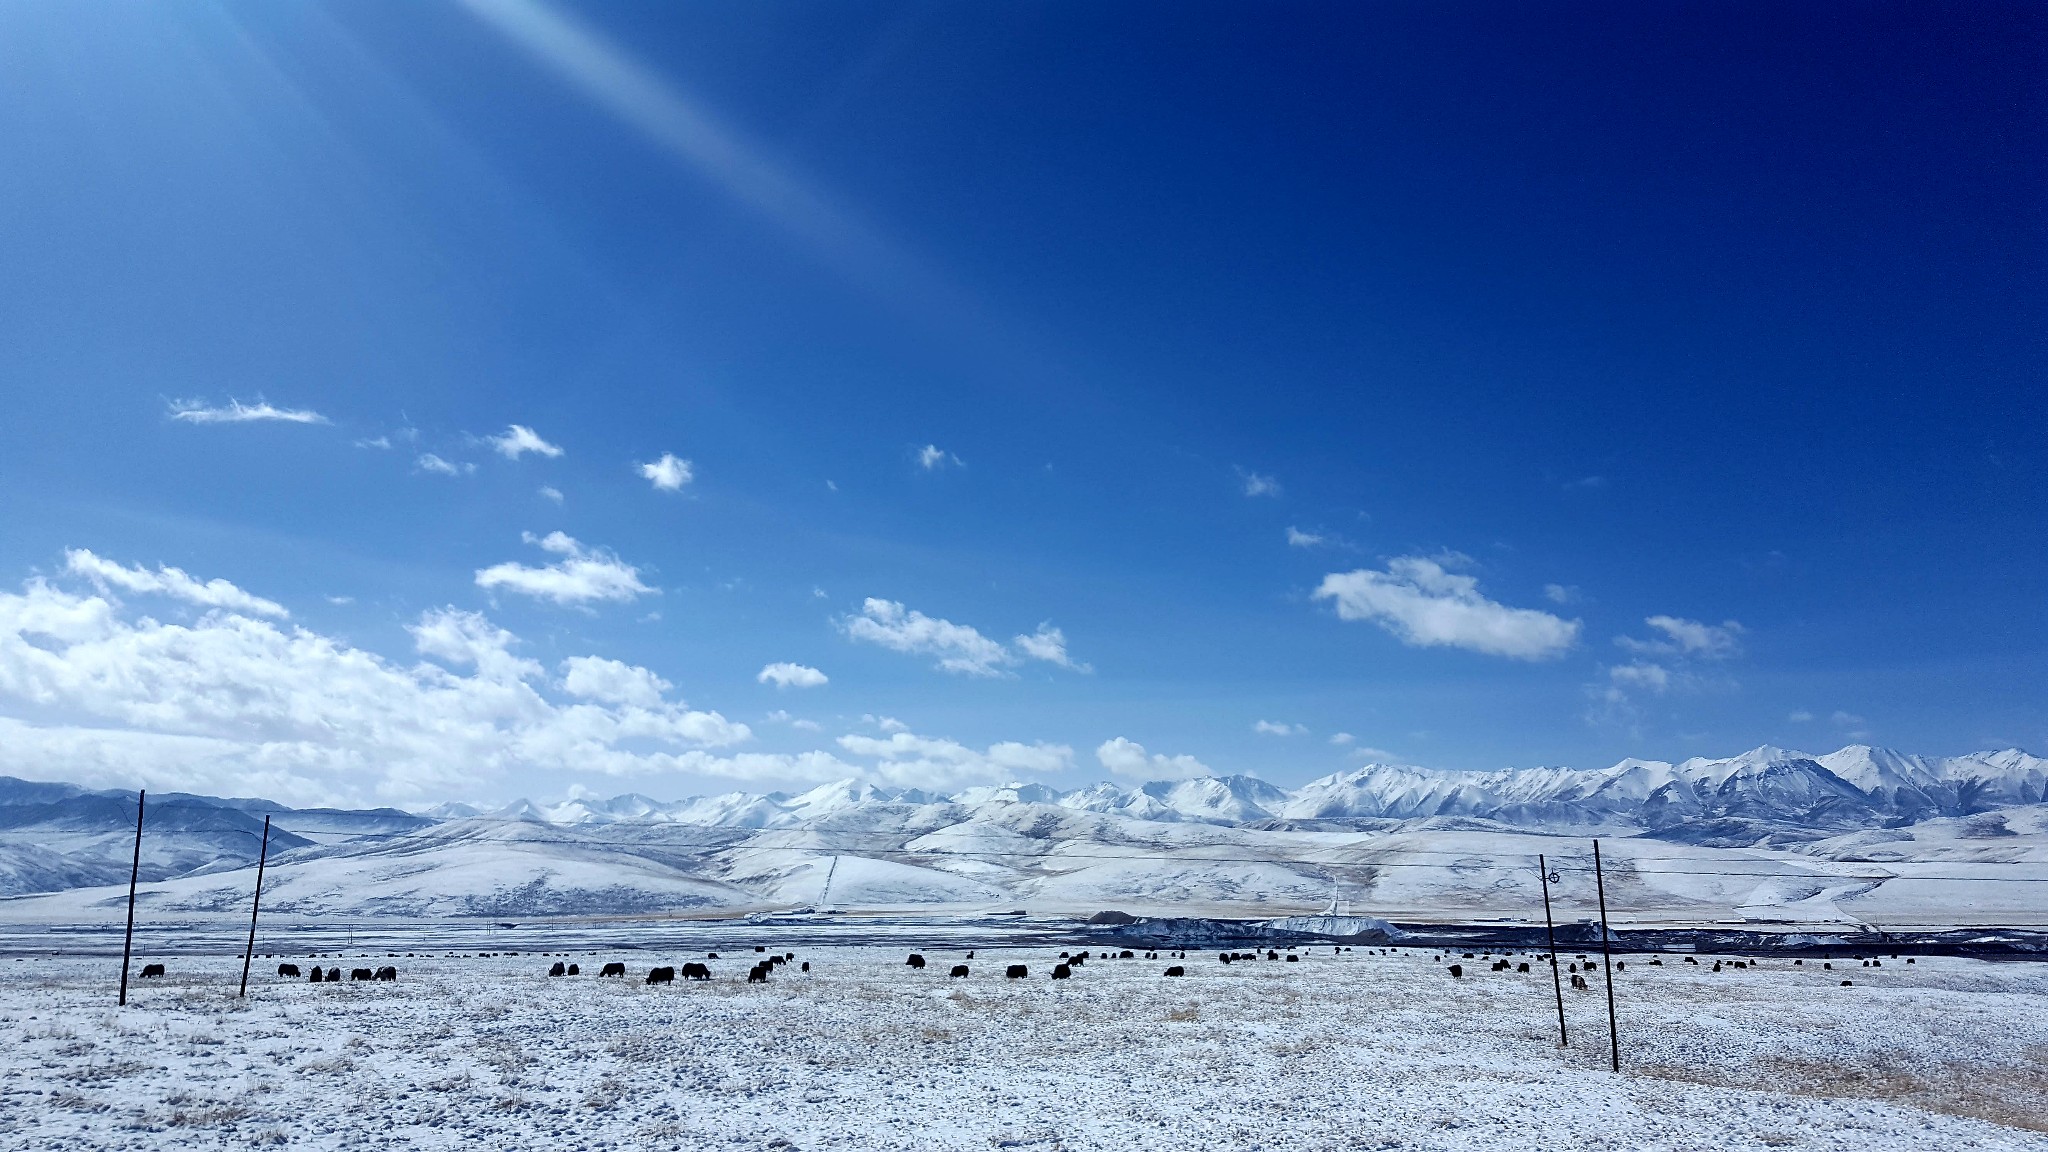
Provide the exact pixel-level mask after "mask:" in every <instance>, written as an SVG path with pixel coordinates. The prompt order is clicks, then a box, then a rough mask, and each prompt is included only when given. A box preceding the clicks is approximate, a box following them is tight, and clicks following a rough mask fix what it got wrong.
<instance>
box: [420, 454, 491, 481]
mask: <svg viewBox="0 0 2048 1152" xmlns="http://www.w3.org/2000/svg"><path fill="white" fill-rule="evenodd" d="M413 467H415V468H417V469H419V470H420V471H422V472H432V473H434V474H436V475H439V476H467V475H469V474H470V473H471V472H474V471H476V465H475V464H471V463H468V462H466V461H465V462H464V463H461V464H454V463H450V462H449V461H446V460H443V459H441V458H440V457H439V456H436V455H434V454H433V453H432V452H423V453H421V454H420V458H419V459H417V460H415V461H413Z"/></svg>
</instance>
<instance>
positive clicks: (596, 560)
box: [476, 532, 655, 604]
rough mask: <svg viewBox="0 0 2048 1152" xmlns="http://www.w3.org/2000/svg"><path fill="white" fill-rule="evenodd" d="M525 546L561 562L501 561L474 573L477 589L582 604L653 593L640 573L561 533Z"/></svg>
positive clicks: (605, 552)
mask: <svg viewBox="0 0 2048 1152" xmlns="http://www.w3.org/2000/svg"><path fill="white" fill-rule="evenodd" d="M522 539H524V540H525V541H526V542H527V543H528V544H533V545H537V546H539V547H540V548H542V549H544V550H546V551H549V552H552V553H554V554H556V555H557V556H560V557H562V559H560V560H557V561H556V562H554V563H552V564H547V565H543V566H540V567H529V566H527V565H524V564H519V563H515V562H513V561H509V560H508V561H506V562H505V563H503V564H493V565H491V566H490V567H489V568H484V569H480V570H478V572H477V574H476V584H477V587H479V588H484V589H488V590H492V591H495V590H497V589H500V588H502V589H504V590H506V591H508V592H517V593H520V594H521V595H524V596H532V597H534V598H536V599H541V600H552V601H554V602H555V603H557V604H586V603H589V602H591V601H604V600H619V601H624V600H634V599H637V598H638V597H641V596H645V595H647V594H649V593H651V592H653V591H655V589H653V588H650V587H648V586H647V585H645V584H643V583H641V582H640V570H639V569H637V568H635V567H634V566H632V565H631V564H628V563H626V562H625V561H623V560H621V559H619V558H618V556H617V555H615V554H614V553H612V552H611V551H609V550H607V549H604V548H587V547H585V546H584V545H583V544H581V543H579V542H578V541H577V540H576V539H575V538H573V537H571V536H569V535H568V534H566V533H563V532H550V533H548V534H547V535H546V536H541V537H536V536H535V535H534V534H533V533H531V532H527V533H524V534H523V535H522Z"/></svg>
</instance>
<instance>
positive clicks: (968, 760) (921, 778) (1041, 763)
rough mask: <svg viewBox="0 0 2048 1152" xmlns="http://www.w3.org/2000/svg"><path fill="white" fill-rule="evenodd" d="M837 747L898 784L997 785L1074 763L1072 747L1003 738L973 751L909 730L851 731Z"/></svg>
mask: <svg viewBox="0 0 2048 1152" xmlns="http://www.w3.org/2000/svg"><path fill="white" fill-rule="evenodd" d="M839 747H840V748H841V749H843V750H845V751H846V752H847V753H849V754H851V755H854V756H864V757H871V758H873V759H874V760H876V761H877V764H876V775H878V776H880V777H881V778H882V779H883V780H885V781H887V782H888V783H891V784H895V785H897V786H899V787H901V786H912V787H922V788H931V787H955V786H958V785H961V784H974V783H980V784H999V783H1004V782H1007V781H1010V780H1016V779H1019V778H1028V777H1033V776H1051V775H1055V774H1057V773H1060V772H1064V771H1066V770H1067V769H1069V768H1071V767H1073V764H1074V750H1073V749H1072V748H1069V747H1067V746H1066V745H1064V744H1043V743H1040V744H1023V743H1019V742H1017V741H1014V740H1006V741H1003V742H1002V743H999V744H991V745H989V746H988V747H987V748H985V749H980V750H976V749H973V748H969V747H968V746H967V745H965V744H962V743H960V742H959V741H957V740H948V739H945V738H943V737H931V736H919V735H917V734H915V733H913V732H895V733H892V734H890V735H888V736H886V737H877V736H863V735H860V734H858V733H849V734H848V735H845V736H841V737H840V738H839Z"/></svg>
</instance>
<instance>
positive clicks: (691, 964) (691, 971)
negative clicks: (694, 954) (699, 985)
mask: <svg viewBox="0 0 2048 1152" xmlns="http://www.w3.org/2000/svg"><path fill="white" fill-rule="evenodd" d="M683 979H685V980H709V979H711V969H710V968H709V967H708V966H706V965H703V964H699V963H698V962H697V961H695V960H690V961H687V962H685V963H684V964H683Z"/></svg>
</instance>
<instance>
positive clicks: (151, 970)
mask: <svg viewBox="0 0 2048 1152" xmlns="http://www.w3.org/2000/svg"><path fill="white" fill-rule="evenodd" d="M163 974H164V966H163V965H161V964H144V965H143V966H142V978H143V979H144V980H153V979H155V978H156V977H158V976H161V975H163Z"/></svg>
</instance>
